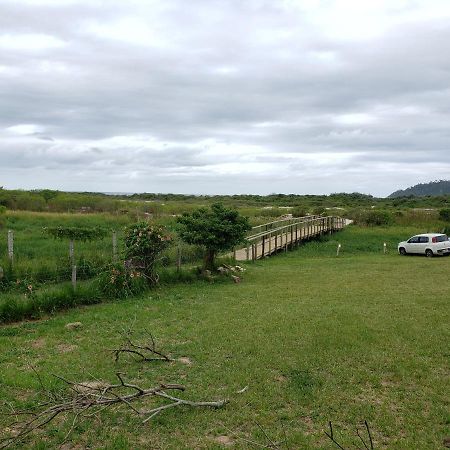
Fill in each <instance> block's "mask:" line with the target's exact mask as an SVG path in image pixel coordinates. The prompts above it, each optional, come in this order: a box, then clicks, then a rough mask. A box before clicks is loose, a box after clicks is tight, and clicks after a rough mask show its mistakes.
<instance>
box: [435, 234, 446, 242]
mask: <svg viewBox="0 0 450 450" xmlns="http://www.w3.org/2000/svg"><path fill="white" fill-rule="evenodd" d="M445 241H448V237H447V235H446V234H441V235H440V236H436V237H435V238H433V242H445Z"/></svg>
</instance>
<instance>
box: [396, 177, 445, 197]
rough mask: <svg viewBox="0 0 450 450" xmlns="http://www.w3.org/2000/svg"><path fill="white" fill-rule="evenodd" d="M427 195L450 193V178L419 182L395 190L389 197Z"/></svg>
mask: <svg viewBox="0 0 450 450" xmlns="http://www.w3.org/2000/svg"><path fill="white" fill-rule="evenodd" d="M426 195H432V196H433V195H450V180H439V181H430V182H429V183H419V184H416V185H415V186H412V187H409V188H407V189H403V190H399V191H395V192H393V193H392V194H391V195H389V198H396V197H410V196H414V197H424V196H426Z"/></svg>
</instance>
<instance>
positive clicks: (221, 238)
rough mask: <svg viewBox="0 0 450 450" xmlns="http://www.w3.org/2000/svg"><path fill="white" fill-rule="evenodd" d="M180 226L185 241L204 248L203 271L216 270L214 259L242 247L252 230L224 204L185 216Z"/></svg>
mask: <svg viewBox="0 0 450 450" xmlns="http://www.w3.org/2000/svg"><path fill="white" fill-rule="evenodd" d="M177 222H178V224H179V234H180V237H181V239H182V240H183V241H185V242H187V243H188V244H194V245H199V246H201V247H203V248H205V250H206V253H205V264H204V268H212V267H213V266H214V258H215V256H216V255H217V253H218V252H221V251H228V250H232V249H233V247H235V246H236V245H238V244H240V243H243V242H244V241H245V233H246V232H247V231H248V230H250V229H251V226H250V223H249V221H248V218H247V217H244V216H241V215H240V214H239V213H238V211H236V210H235V209H231V208H226V207H225V206H223V205H222V204H221V203H214V204H213V205H211V207H210V208H199V209H197V210H195V211H193V212H192V213H190V214H187V213H186V214H183V216H181V217H179V218H178V219H177Z"/></svg>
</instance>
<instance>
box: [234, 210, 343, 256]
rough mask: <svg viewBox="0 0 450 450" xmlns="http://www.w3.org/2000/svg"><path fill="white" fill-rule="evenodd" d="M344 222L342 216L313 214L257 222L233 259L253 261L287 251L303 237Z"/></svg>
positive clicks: (339, 227) (317, 233)
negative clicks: (244, 244)
mask: <svg viewBox="0 0 450 450" xmlns="http://www.w3.org/2000/svg"><path fill="white" fill-rule="evenodd" d="M346 224H347V222H346V220H345V219H343V218H342V217H336V216H326V217H323V216H312V217H300V218H296V219H285V220H280V221H276V222H270V223H268V224H263V225H258V226H257V227H253V229H252V233H251V234H250V235H249V236H248V237H247V242H248V243H247V247H245V248H242V249H239V250H236V252H235V255H236V260H237V261H256V260H257V259H261V258H264V257H266V256H270V255H271V254H273V253H276V252H279V251H280V250H283V251H287V250H288V249H290V248H294V246H297V245H299V244H300V243H301V242H302V241H305V240H308V239H311V238H314V237H317V236H320V235H322V234H325V233H333V232H335V231H339V230H341V229H342V228H344V227H345V226H346ZM255 231H256V233H255Z"/></svg>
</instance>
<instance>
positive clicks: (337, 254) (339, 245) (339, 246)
mask: <svg viewBox="0 0 450 450" xmlns="http://www.w3.org/2000/svg"><path fill="white" fill-rule="evenodd" d="M340 250H341V244H338V246H337V250H336V256H339V251H340Z"/></svg>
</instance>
